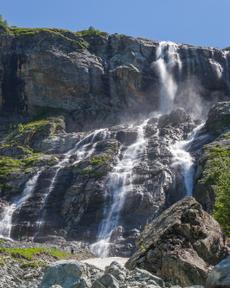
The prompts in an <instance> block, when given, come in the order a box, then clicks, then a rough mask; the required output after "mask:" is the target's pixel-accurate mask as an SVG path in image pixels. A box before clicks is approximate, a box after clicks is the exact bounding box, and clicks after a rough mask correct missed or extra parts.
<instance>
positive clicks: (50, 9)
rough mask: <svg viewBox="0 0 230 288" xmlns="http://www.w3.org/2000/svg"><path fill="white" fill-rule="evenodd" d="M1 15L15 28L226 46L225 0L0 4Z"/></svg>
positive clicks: (12, 0)
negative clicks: (90, 31)
mask: <svg viewBox="0 0 230 288" xmlns="http://www.w3.org/2000/svg"><path fill="white" fill-rule="evenodd" d="M0 14H2V15H3V16H4V17H5V18H6V19H7V20H8V22H9V24H11V25H16V26H24V27H57V28H65V29H70V30H73V31H76V30H81V29H85V28H88V27H89V26H93V27H95V28H98V29H100V30H102V31H106V32H109V33H115V32H117V33H121V34H127V35H132V36H142V37H146V38H150V39H154V40H171V41H175V42H179V43H189V44H195V45H202V46H212V47H219V48H224V47H226V46H230V0H0Z"/></svg>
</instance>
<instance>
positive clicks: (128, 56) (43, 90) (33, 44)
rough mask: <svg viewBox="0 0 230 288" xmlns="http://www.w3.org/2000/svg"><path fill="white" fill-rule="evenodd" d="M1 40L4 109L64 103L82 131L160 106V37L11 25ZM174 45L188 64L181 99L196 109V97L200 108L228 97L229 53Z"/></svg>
mask: <svg viewBox="0 0 230 288" xmlns="http://www.w3.org/2000/svg"><path fill="white" fill-rule="evenodd" d="M0 42H1V46H0V87H1V88H0V98H1V101H0V102H1V103H2V105H1V106H2V110H3V111H5V112H26V111H29V112H30V113H38V112H39V111H42V110H44V109H46V110H50V111H51V110H52V109H53V110H57V109H61V110H64V111H68V113H69V112H71V115H72V119H74V121H73V123H75V127H78V129H82V127H83V126H84V127H87V126H91V128H92V127H94V126H96V125H99V124H98V123H103V122H104V119H107V122H112V123H115V122H118V121H119V120H120V119H121V118H123V119H126V118H127V116H130V115H133V114H135V115H136V114H137V113H141V114H144V113H146V112H149V111H152V110H157V109H158V107H159V101H160V99H159V97H160V89H161V83H160V79H159V73H158V71H157V65H156V60H157V48H158V46H159V43H157V42H154V41H150V40H146V39H141V38H137V39H135V38H132V37H128V36H124V35H118V34H114V35H107V34H105V33H101V34H96V35H92V34H91V35H87V34H86V35H80V36H79V35H78V34H75V33H71V32H66V31H61V30H48V29H47V30H42V29H40V30H33V29H31V30H28V31H27V30H26V29H25V30H23V29H22V31H21V32H20V31H18V30H16V31H14V30H12V31H11V33H1V34H0ZM173 47H174V48H173V49H174V50H175V47H177V48H176V50H177V51H176V50H175V51H174V52H175V55H174V54H173V55H172V57H174V58H175V57H176V53H177V54H178V57H179V58H180V61H181V63H182V69H181V70H180V71H176V69H174V70H175V71H173V73H174V74H175V75H174V76H175V77H174V78H175V79H177V82H178V92H177V97H176V102H177V103H178V102H180V104H181V106H185V107H188V106H189V107H190V108H191V107H194V105H193V103H192V102H193V99H196V102H197V106H199V105H200V104H199V103H200V102H202V101H203V100H205V99H207V100H208V102H212V101H216V100H221V99H226V98H227V97H228V91H229V87H230V85H229V67H230V65H229V62H230V57H229V55H230V53H228V52H227V51H225V52H223V51H221V50H217V49H208V48H200V47H193V46H189V45H178V46H173ZM167 58H168V56H167V54H165V59H164V60H165V61H166V62H168V61H169V59H167ZM197 79H199V80H197ZM193 82H194V83H193ZM191 83H193V84H195V85H191ZM191 86H192V87H191ZM194 87H196V89H194ZM198 94H199V95H200V96H201V97H198ZM190 104H192V105H190ZM92 119H93V120H94V121H93V123H92V121H91V120H92Z"/></svg>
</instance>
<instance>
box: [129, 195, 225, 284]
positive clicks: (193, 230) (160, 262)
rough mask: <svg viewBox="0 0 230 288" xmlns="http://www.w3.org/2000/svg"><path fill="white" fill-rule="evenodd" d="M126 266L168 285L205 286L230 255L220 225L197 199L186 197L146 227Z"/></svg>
mask: <svg viewBox="0 0 230 288" xmlns="http://www.w3.org/2000/svg"><path fill="white" fill-rule="evenodd" d="M137 246H138V250H137V252H135V253H134V255H133V256H132V257H131V258H130V259H129V261H128V262H127V264H126V266H127V267H128V268H129V269H134V268H135V267H139V268H143V269H146V270H148V271H150V272H152V273H153V274H156V275H158V276H159V277H162V278H163V279H164V280H165V281H166V282H171V283H174V284H180V285H181V286H189V285H202V284H204V283H205V280H206V278H207V274H208V271H209V268H211V267H212V266H213V265H216V264H217V263H218V262H219V261H220V260H221V259H223V258H224V257H225V255H226V253H227V250H226V248H225V246H224V242H223V235H222V232H221V229H220V226H219V224H218V223H217V222H216V221H215V220H214V219H213V218H212V217H211V216H210V215H209V214H207V213H206V212H204V211H203V210H202V208H201V205H200V204H198V203H197V202H196V201H195V200H194V199H193V198H185V199H183V200H181V201H179V202H177V203H176V204H174V205H173V206H172V207H171V208H169V209H168V210H166V211H164V212H163V213H162V214H161V215H160V216H159V217H158V218H157V219H155V220H154V221H153V222H152V223H150V224H149V225H147V226H146V228H145V230H144V231H143V233H142V234H141V236H140V238H139V239H138V242H137Z"/></svg>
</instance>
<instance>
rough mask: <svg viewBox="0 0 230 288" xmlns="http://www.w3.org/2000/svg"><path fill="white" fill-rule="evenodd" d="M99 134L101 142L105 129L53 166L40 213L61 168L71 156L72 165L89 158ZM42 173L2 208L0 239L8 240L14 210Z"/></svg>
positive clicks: (20, 205)
mask: <svg viewBox="0 0 230 288" xmlns="http://www.w3.org/2000/svg"><path fill="white" fill-rule="evenodd" d="M99 134H101V138H102V139H101V140H103V139H105V137H106V135H107V129H98V130H95V131H94V132H92V133H90V134H89V135H87V136H86V137H84V138H83V139H82V140H80V141H79V142H77V144H76V145H75V147H74V148H72V149H71V150H69V151H68V152H67V153H65V154H64V158H63V159H62V160H61V161H60V162H59V163H58V164H57V165H56V166H54V168H55V169H56V170H55V173H54V176H53V178H52V180H51V183H50V186H49V187H48V190H47V193H45V194H44V195H43V205H42V207H41V211H42V210H43V209H44V207H45V205H46V201H47V199H48V196H49V194H50V193H51V192H52V191H53V189H54V187H55V183H56V180H57V177H58V173H59V171H60V170H61V169H62V168H64V167H65V165H66V164H67V163H69V160H70V157H71V156H73V155H76V157H77V160H76V161H75V162H74V164H76V163H78V162H80V161H81V160H82V159H85V158H87V157H89V156H91V155H92V154H93V152H94V150H95V146H96V144H97V142H96V143H94V141H95V138H96V137H97V136H98V135H99ZM42 171H43V169H41V170H39V171H38V172H37V173H36V174H35V175H34V176H33V177H32V178H30V179H29V180H28V181H27V183H26V184H25V188H24V190H23V192H22V194H21V195H20V196H18V197H16V198H15V200H14V201H13V203H12V204H11V205H9V206H7V207H5V208H4V211H3V213H2V215H1V216H2V219H1V221H0V237H1V238H8V239H10V236H11V230H12V226H13V223H12V218H13V214H14V212H15V211H16V210H18V209H20V208H21V207H22V206H23V204H24V203H26V201H27V200H28V199H29V198H30V197H31V196H32V195H33V192H34V189H35V188H36V185H37V181H38V179H39V176H40V175H41V173H42ZM43 216H44V214H42V217H41V219H39V221H38V222H37V225H38V229H37V232H36V235H37V234H38V233H39V231H40V229H41V227H42V225H43V224H44V221H43Z"/></svg>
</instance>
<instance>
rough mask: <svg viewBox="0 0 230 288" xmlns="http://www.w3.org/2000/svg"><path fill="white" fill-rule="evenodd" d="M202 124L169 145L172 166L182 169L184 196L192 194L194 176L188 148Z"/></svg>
mask: <svg viewBox="0 0 230 288" xmlns="http://www.w3.org/2000/svg"><path fill="white" fill-rule="evenodd" d="M203 126H204V124H203V123H202V124H200V125H198V126H197V127H196V128H195V129H193V131H192V132H191V133H190V134H189V136H188V139H187V140H182V141H178V142H176V143H175V144H173V145H171V146H170V147H169V150H170V152H171V153H172V155H173V163H172V166H173V167H180V168H181V170H182V175H183V179H184V185H185V190H186V196H192V191H193V177H194V158H193V157H192V155H191V154H190V152H188V150H189V148H190V147H191V144H192V142H193V141H194V139H195V138H196V136H197V134H198V132H199V131H200V129H201V128H202V127H203Z"/></svg>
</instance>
